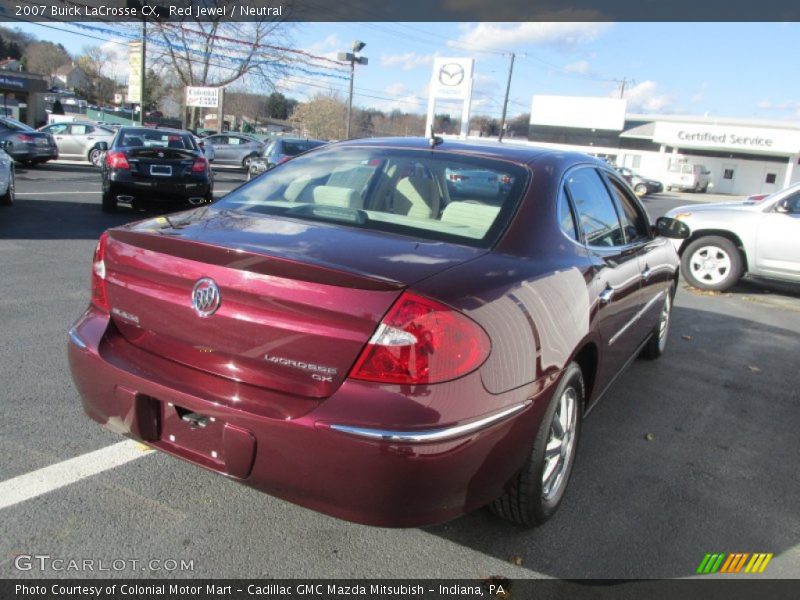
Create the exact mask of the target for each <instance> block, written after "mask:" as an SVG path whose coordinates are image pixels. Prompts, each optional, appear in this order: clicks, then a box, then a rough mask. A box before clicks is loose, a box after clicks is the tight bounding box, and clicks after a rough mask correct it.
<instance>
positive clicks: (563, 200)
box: [558, 192, 580, 242]
mask: <svg viewBox="0 0 800 600" xmlns="http://www.w3.org/2000/svg"><path fill="white" fill-rule="evenodd" d="M558 220H559V222H560V223H561V230H562V231H563V232H564V233H566V234H567V236H568V237H570V238H572V239H573V240H575V241H576V242H577V241H579V240H580V238H579V237H578V228H577V227H576V226H575V216H574V215H573V214H572V208H571V207H570V205H569V198H568V197H567V194H566V193H564V192H562V193H561V194H560V197H559V199H558Z"/></svg>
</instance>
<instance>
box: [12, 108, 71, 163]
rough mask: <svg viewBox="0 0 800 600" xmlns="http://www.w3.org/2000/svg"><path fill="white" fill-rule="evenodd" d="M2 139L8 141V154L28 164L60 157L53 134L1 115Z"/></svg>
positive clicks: (17, 160)
mask: <svg viewBox="0 0 800 600" xmlns="http://www.w3.org/2000/svg"><path fill="white" fill-rule="evenodd" d="M0 140H5V141H7V142H8V146H7V147H6V148H5V151H6V154H8V155H9V156H10V157H11V158H13V159H14V160H15V161H16V162H18V163H22V164H24V165H26V166H33V165H36V164H39V163H44V162H47V161H48V160H54V159H56V158H58V146H56V141H55V140H54V139H53V136H52V135H50V134H49V133H44V132H41V131H36V130H35V129H34V128H33V127H28V126H27V125H25V123H21V122H20V121H17V120H16V119H9V118H4V117H0Z"/></svg>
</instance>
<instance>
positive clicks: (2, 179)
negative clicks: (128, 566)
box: [0, 140, 14, 206]
mask: <svg viewBox="0 0 800 600" xmlns="http://www.w3.org/2000/svg"><path fill="white" fill-rule="evenodd" d="M10 145H11V142H9V141H8V140H0V206H11V205H12V204H14V159H12V158H11V156H9V154H8V153H7V151H6V150H7V149H8V148H9V147H10Z"/></svg>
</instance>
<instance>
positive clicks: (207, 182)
mask: <svg viewBox="0 0 800 600" xmlns="http://www.w3.org/2000/svg"><path fill="white" fill-rule="evenodd" d="M100 149H101V151H103V152H105V154H104V156H103V166H102V168H103V210H104V211H106V212H114V211H116V210H117V205H118V204H119V203H120V202H121V203H127V204H138V203H141V202H144V201H156V202H162V203H165V202H173V203H174V202H183V203H186V202H188V203H189V204H192V205H200V204H206V203H209V202H211V201H212V200H213V199H214V195H213V193H214V192H213V190H214V176H213V174H212V172H211V168H210V166H209V163H208V160H207V159H206V158H205V156H203V151H202V150H200V148H198V147H197V144H195V142H194V138H193V136H192V134H191V133H189V132H188V131H180V130H175V129H152V128H146V127H122V128H120V130H119V131H118V132H117V135H116V137H114V140H113V141H112V143H111V145H110V146H108V145H107V144H106V143H105V142H100Z"/></svg>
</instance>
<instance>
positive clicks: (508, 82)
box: [497, 52, 525, 142]
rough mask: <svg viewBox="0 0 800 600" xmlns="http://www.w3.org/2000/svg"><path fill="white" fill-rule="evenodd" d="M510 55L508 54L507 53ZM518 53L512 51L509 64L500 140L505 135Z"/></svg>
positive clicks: (498, 139) (500, 140) (498, 138)
mask: <svg viewBox="0 0 800 600" xmlns="http://www.w3.org/2000/svg"><path fill="white" fill-rule="evenodd" d="M506 56H508V54H506ZM520 56H522V57H524V56H525V55H524V54H520ZM516 57H517V53H516V52H512V53H511V63H510V64H509V65H508V81H506V97H505V99H504V100H503V116H502V117H500V135H499V136H498V137H497V141H498V142H502V141H503V135H505V130H506V113H507V112H508V94H509V92H510V91H511V76H512V75H513V74H514V59H516Z"/></svg>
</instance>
